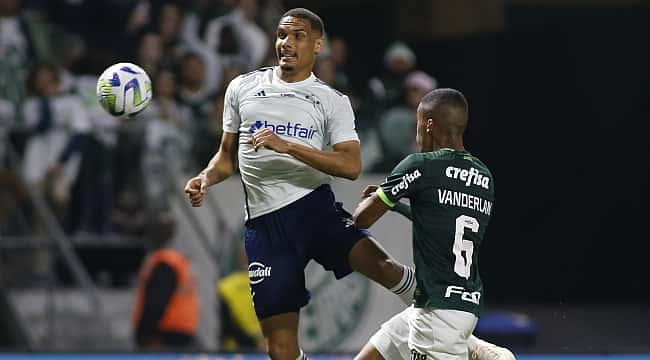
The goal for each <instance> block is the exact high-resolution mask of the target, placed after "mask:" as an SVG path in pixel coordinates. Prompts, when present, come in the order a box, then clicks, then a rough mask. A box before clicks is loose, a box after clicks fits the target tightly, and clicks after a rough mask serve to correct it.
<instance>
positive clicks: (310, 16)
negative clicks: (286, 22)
mask: <svg viewBox="0 0 650 360" xmlns="http://www.w3.org/2000/svg"><path fill="white" fill-rule="evenodd" d="M287 16H291V17H295V18H299V19H305V20H309V23H310V24H311V28H312V29H314V30H316V31H318V32H319V33H321V34H324V33H325V25H323V20H322V19H321V18H320V16H318V15H316V13H314V12H313V11H311V10H307V9H305V8H293V9H291V10H288V11H287V12H285V13H284V14H282V16H281V17H280V20H282V19H284V18H285V17H287Z"/></svg>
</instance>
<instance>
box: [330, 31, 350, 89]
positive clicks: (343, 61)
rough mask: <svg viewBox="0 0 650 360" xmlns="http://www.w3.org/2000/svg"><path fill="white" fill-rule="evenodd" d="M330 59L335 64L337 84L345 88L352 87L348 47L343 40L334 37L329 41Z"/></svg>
mask: <svg viewBox="0 0 650 360" xmlns="http://www.w3.org/2000/svg"><path fill="white" fill-rule="evenodd" d="M328 43H329V50H330V58H331V59H332V61H333V62H334V71H335V80H334V81H335V83H336V84H339V86H341V87H344V88H349V87H350V77H349V76H348V73H347V71H348V45H347V43H346V42H345V40H344V39H343V38H340V37H332V38H331V39H330V40H329V41H328Z"/></svg>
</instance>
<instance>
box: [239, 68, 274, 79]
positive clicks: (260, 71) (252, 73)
mask: <svg viewBox="0 0 650 360" xmlns="http://www.w3.org/2000/svg"><path fill="white" fill-rule="evenodd" d="M272 73H273V66H265V67H261V68H259V69H256V70H253V71H249V72H247V73H243V74H241V75H239V76H238V77H239V78H242V79H245V78H251V77H255V76H268V75H272Z"/></svg>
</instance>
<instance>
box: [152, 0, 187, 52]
mask: <svg viewBox="0 0 650 360" xmlns="http://www.w3.org/2000/svg"><path fill="white" fill-rule="evenodd" d="M182 23H183V14H182V11H181V8H180V5H178V4H175V3H172V2H170V3H166V4H165V5H163V6H162V7H161V8H160V13H159V14H158V23H157V25H158V28H157V29H158V34H159V35H160V40H161V43H162V48H163V58H164V59H169V60H170V61H174V60H176V59H178V58H180V57H181V55H182V51H181V50H180V47H181V46H182V41H181V38H180V31H181V25H182Z"/></svg>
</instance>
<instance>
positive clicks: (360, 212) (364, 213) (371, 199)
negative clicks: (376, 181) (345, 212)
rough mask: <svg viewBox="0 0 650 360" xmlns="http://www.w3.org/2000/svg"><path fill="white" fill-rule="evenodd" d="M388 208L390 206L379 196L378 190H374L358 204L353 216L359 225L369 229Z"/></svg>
mask: <svg viewBox="0 0 650 360" xmlns="http://www.w3.org/2000/svg"><path fill="white" fill-rule="evenodd" d="M366 189H368V187H366ZM375 190H376V188H375ZM364 193H365V191H364ZM364 195H365V194H364ZM388 210H389V207H388V206H387V205H386V204H385V203H384V202H383V201H382V200H381V199H380V198H379V196H378V195H377V192H376V191H374V192H372V194H370V195H369V196H367V197H366V198H365V199H364V200H363V201H361V203H359V205H357V208H356V209H355V210H354V214H353V215H352V218H353V219H354V223H355V224H356V225H357V226H358V227H360V228H362V229H367V228H369V227H371V226H372V225H373V224H374V223H375V222H377V220H379V218H380V217H382V216H383V215H384V214H385V213H386V211H388Z"/></svg>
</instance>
